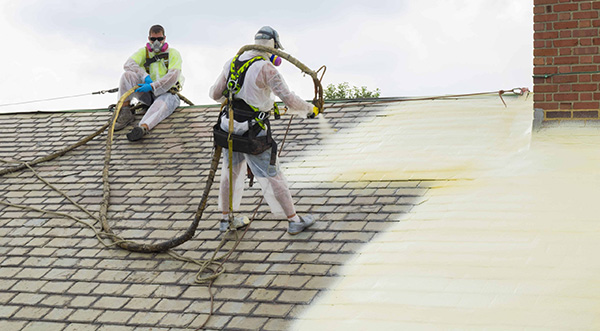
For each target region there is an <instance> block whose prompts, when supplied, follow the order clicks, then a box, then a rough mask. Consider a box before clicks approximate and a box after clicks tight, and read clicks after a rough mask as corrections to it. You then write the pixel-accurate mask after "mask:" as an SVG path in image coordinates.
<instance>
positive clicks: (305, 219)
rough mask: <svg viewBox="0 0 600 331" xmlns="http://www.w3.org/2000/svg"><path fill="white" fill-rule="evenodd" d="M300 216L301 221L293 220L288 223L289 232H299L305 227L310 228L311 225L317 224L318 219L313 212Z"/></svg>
mask: <svg viewBox="0 0 600 331" xmlns="http://www.w3.org/2000/svg"><path fill="white" fill-rule="evenodd" d="M298 217H299V218H300V222H293V221H290V222H289V225H288V233H289V234H298V233H300V232H302V231H304V229H306V228H308V227H309V226H311V225H313V224H315V222H316V221H317V220H316V219H315V217H314V216H313V215H312V214H307V215H305V216H300V215H298Z"/></svg>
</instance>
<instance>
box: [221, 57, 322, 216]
mask: <svg viewBox="0 0 600 331" xmlns="http://www.w3.org/2000/svg"><path fill="white" fill-rule="evenodd" d="M255 56H262V57H263V58H265V59H268V58H269V56H268V55H267V54H266V53H261V52H258V51H247V52H244V53H242V54H241V55H240V56H239V60H240V61H246V60H249V59H251V58H253V57H255ZM232 60H233V59H232ZM232 60H229V61H227V63H226V64H225V66H224V67H223V71H222V72H221V74H220V75H219V77H218V78H217V81H216V82H215V83H214V85H213V86H212V87H211V88H210V97H211V98H212V99H214V100H216V101H218V102H222V101H224V100H225V97H224V96H223V91H225V89H226V85H227V79H228V77H229V70H230V68H231V67H230V66H231V61H232ZM271 92H273V93H274V94H275V95H276V96H278V97H279V98H280V99H281V100H282V101H283V102H284V103H285V104H286V105H287V107H288V112H290V113H295V114H300V115H302V116H306V115H307V114H308V113H312V109H313V105H312V104H310V103H308V102H306V101H304V100H302V99H301V98H300V97H298V96H297V95H296V94H294V92H291V91H290V90H289V88H288V86H287V84H286V83H285V81H284V79H283V77H282V76H281V74H279V72H278V71H277V69H276V68H275V66H274V65H273V64H272V63H271V62H269V61H268V60H267V61H256V62H254V63H253V64H252V65H251V66H250V67H248V69H247V72H246V78H245V80H244V83H243V85H242V88H241V89H240V91H239V92H238V93H237V94H236V95H235V98H239V99H243V100H244V101H245V102H246V103H247V104H249V105H252V106H254V107H257V108H258V109H259V110H260V111H265V112H268V111H270V110H271V109H272V108H273V103H274V101H275V100H274V98H273V93H271ZM221 129H223V130H224V131H228V130H229V119H228V118H227V117H226V116H225V115H223V116H222V118H221ZM246 131H248V123H247V122H238V121H235V120H234V128H233V133H234V134H236V135H242V134H244V133H245V132H246ZM264 135H266V132H265V131H264V130H262V131H261V132H260V133H259V134H258V136H264ZM228 152H229V151H228V150H227V149H225V148H224V149H223V167H222V171H221V185H220V190H219V209H221V211H222V212H224V213H225V212H228V211H229V158H228V155H229V153H228ZM270 160H271V149H268V150H266V151H264V152H263V153H261V154H258V155H251V154H245V153H240V152H233V160H232V164H233V180H232V183H233V209H234V210H239V207H240V203H241V200H242V195H243V193H244V178H245V174H246V163H247V164H248V166H249V167H250V169H251V170H252V173H253V174H254V176H255V178H256V181H257V182H258V183H259V185H260V187H261V189H262V193H263V196H264V198H265V200H266V201H267V203H268V204H269V207H270V208H271V212H272V213H273V214H275V215H276V216H277V217H287V218H289V217H291V216H294V215H295V214H296V209H295V207H294V202H293V200H292V195H291V193H290V191H289V188H288V183H287V180H286V178H285V176H284V175H283V173H282V172H281V170H280V168H279V160H278V161H277V162H276V164H275V165H274V166H272V165H270V164H269V163H270Z"/></svg>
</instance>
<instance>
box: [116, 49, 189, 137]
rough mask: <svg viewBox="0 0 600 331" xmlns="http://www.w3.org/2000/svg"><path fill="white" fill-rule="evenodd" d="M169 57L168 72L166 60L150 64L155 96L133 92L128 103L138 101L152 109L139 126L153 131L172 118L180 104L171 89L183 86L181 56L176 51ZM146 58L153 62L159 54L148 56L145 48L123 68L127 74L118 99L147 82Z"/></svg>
mask: <svg viewBox="0 0 600 331" xmlns="http://www.w3.org/2000/svg"><path fill="white" fill-rule="evenodd" d="M167 53H169V62H168V68H167V66H166V65H165V61H166V60H165V59H160V60H159V61H156V62H154V63H152V64H150V67H149V71H150V78H152V84H151V85H152V92H147V93H144V92H134V93H133V94H132V95H131V96H129V97H128V98H127V99H126V101H129V100H131V99H132V98H136V99H138V100H139V101H141V102H142V103H144V104H146V105H148V106H150V108H148V111H146V114H145V115H144V117H143V118H142V120H141V121H140V123H139V126H141V125H142V124H146V125H147V126H148V128H149V129H150V130H152V128H154V127H155V126H156V125H157V124H158V123H160V121H162V120H164V119H165V118H167V117H168V116H169V115H171V114H172V113H173V112H174V111H175V109H176V108H177V107H178V106H179V104H180V102H181V101H180V100H179V97H178V96H177V95H175V94H172V93H170V92H169V89H170V88H171V87H173V86H175V84H176V83H177V82H179V83H180V84H181V85H183V75H182V74H181V64H182V61H181V55H180V54H179V52H178V51H177V50H175V49H173V48H168V49H167ZM146 54H148V56H149V57H150V58H152V57H154V55H156V54H158V53H154V52H148V53H146V48H145V47H143V48H141V49H139V50H138V51H137V52H135V53H134V54H133V55H132V56H131V57H130V58H128V59H127V61H126V62H125V65H124V66H123V68H124V69H125V72H124V73H123V75H122V76H121V81H120V83H119V98H120V97H121V96H122V95H123V93H125V92H127V91H128V90H130V89H131V88H132V87H134V86H137V84H140V83H143V82H144V78H145V77H146V76H147V75H148V73H146V70H145V69H144V64H145V63H146Z"/></svg>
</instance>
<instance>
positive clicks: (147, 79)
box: [144, 75, 152, 84]
mask: <svg viewBox="0 0 600 331" xmlns="http://www.w3.org/2000/svg"><path fill="white" fill-rule="evenodd" d="M144 83H145V84H152V78H150V75H147V76H146V78H144Z"/></svg>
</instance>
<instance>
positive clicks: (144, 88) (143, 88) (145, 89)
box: [135, 84, 152, 92]
mask: <svg viewBox="0 0 600 331" xmlns="http://www.w3.org/2000/svg"><path fill="white" fill-rule="evenodd" d="M138 86H139V87H140V88H138V89H137V90H135V91H136V92H151V91H152V85H150V84H138Z"/></svg>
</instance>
